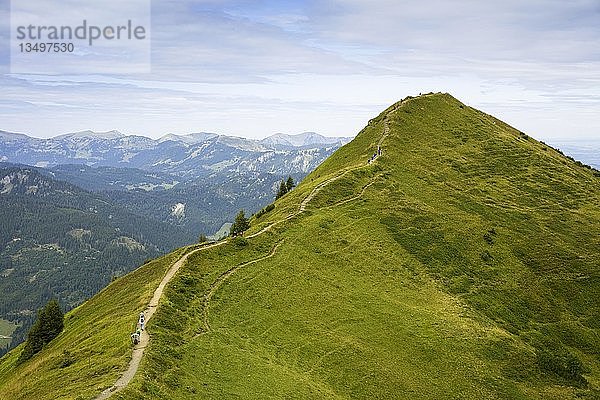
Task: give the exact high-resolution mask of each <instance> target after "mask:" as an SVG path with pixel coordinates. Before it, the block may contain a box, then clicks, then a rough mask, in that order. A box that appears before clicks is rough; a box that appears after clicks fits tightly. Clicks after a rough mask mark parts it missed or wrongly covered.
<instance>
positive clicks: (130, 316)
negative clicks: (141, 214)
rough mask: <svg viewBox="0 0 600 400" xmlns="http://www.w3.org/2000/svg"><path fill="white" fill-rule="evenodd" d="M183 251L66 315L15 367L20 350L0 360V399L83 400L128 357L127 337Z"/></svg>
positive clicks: (112, 376) (111, 379)
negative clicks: (55, 331) (42, 344)
mask: <svg viewBox="0 0 600 400" xmlns="http://www.w3.org/2000/svg"><path fill="white" fill-rule="evenodd" d="M185 251H187V249H180V250H177V251H175V252H173V253H170V254H168V255H166V256H164V257H162V258H159V259H156V260H154V261H152V262H149V263H147V264H144V265H143V266H142V267H141V268H139V269H137V270H135V271H134V272H132V273H130V274H128V275H126V276H124V277H122V278H119V279H117V280H116V281H115V282H113V283H112V284H111V285H110V286H108V287H107V288H106V289H104V290H103V291H101V292H100V293H99V294H97V295H96V296H95V297H94V298H92V299H91V300H89V301H87V302H85V303H84V304H83V305H81V306H80V307H78V308H76V309H74V310H73V311H71V312H69V313H68V314H67V315H66V316H65V329H64V331H63V333H61V334H60V335H59V336H58V337H57V338H56V339H55V340H54V341H53V342H51V343H50V344H49V345H48V347H46V348H44V350H42V352H40V353H39V354H38V355H36V356H34V357H33V358H32V359H31V360H30V361H28V362H26V363H24V364H22V365H20V366H17V365H16V360H17V358H18V355H19V353H20V351H21V350H22V347H23V345H20V346H19V347H17V348H16V349H13V350H12V351H11V352H10V353H8V354H7V355H6V356H4V357H3V358H2V359H1V360H0V398H1V399H75V398H80V399H88V398H91V397H92V396H93V395H94V394H97V393H98V392H100V390H101V389H104V388H106V387H108V386H110V385H111V384H112V383H114V381H115V380H116V379H117V377H118V376H119V370H120V368H122V367H123V366H124V365H125V364H126V363H127V361H128V359H129V358H130V357H131V344H130V339H129V334H130V333H131V332H133V330H134V329H135V325H136V322H137V315H138V313H139V312H140V311H141V310H143V309H144V307H145V305H146V304H147V303H148V301H149V300H150V297H151V296H152V293H153V292H154V289H155V288H156V286H157V285H158V283H159V281H160V280H161V278H162V277H163V275H164V273H165V271H166V270H167V269H168V267H169V266H170V265H171V264H172V263H173V262H174V261H175V260H176V259H178V258H179V257H180V256H181V255H182V254H184V252H185Z"/></svg>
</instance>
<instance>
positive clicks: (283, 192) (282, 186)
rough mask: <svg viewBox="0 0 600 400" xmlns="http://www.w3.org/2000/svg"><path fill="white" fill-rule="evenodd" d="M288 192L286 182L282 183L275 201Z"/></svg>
mask: <svg viewBox="0 0 600 400" xmlns="http://www.w3.org/2000/svg"><path fill="white" fill-rule="evenodd" d="M287 192H288V189H287V185H286V184H285V181H284V180H282V181H281V183H280V184H279V190H278V191H277V195H275V200H277V199H279V198H280V197H282V196H283V195H285V194H286V193H287Z"/></svg>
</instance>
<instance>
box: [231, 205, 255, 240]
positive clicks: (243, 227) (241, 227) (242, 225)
mask: <svg viewBox="0 0 600 400" xmlns="http://www.w3.org/2000/svg"><path fill="white" fill-rule="evenodd" d="M248 228H250V222H248V218H246V215H245V214H244V210H240V212H239V213H238V214H237V215H236V216H235V221H234V223H233V225H231V229H230V230H229V235H230V236H237V235H239V234H242V233H244V232H245V231H247V230H248Z"/></svg>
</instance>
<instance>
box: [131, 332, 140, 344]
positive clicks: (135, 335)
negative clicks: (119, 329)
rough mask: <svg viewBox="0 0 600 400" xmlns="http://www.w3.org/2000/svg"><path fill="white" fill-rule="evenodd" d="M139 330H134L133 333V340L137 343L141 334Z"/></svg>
mask: <svg viewBox="0 0 600 400" xmlns="http://www.w3.org/2000/svg"><path fill="white" fill-rule="evenodd" d="M138 332H139V331H136V332H133V333H132V334H131V342H132V343H133V344H134V345H136V344H138V343H139V342H140V335H139V333H138Z"/></svg>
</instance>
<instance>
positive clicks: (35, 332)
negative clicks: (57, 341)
mask: <svg viewBox="0 0 600 400" xmlns="http://www.w3.org/2000/svg"><path fill="white" fill-rule="evenodd" d="M63 328H64V315H63V313H62V311H61V309H60V305H59V304H58V301H57V300H56V299H52V300H50V301H49V302H48V303H47V304H46V305H45V306H44V308H42V309H41V310H39V311H38V318H37V321H35V323H34V324H33V326H32V327H31V329H30V330H29V333H28V334H27V342H26V343H25V347H24V348H23V352H22V353H21V355H20V356H19V359H18V363H22V362H24V361H27V360H29V359H30V358H31V357H33V355H34V354H36V353H37V352H39V351H40V350H42V348H43V347H44V346H45V345H46V344H48V343H50V341H51V340H52V339H54V338H55V337H57V336H58V334H59V333H61V332H62V330H63Z"/></svg>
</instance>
